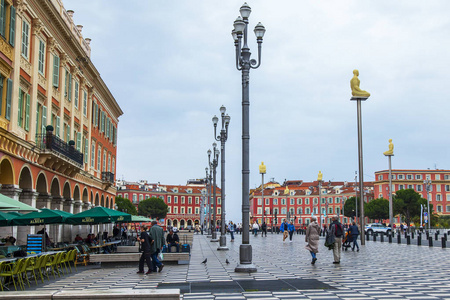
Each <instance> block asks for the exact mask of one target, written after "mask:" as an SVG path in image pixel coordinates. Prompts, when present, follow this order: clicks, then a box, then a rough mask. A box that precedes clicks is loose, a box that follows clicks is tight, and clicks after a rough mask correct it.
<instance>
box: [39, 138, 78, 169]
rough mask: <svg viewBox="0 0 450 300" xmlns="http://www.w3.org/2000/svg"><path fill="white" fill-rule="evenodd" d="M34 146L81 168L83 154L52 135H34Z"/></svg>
mask: <svg viewBox="0 0 450 300" xmlns="http://www.w3.org/2000/svg"><path fill="white" fill-rule="evenodd" d="M36 146H37V147H38V148H40V149H41V150H50V151H54V152H57V153H59V154H61V155H63V156H64V157H66V158H67V159H70V160H72V161H73V162H75V163H76V164H78V165H80V166H81V167H82V166H83V153H81V152H80V151H78V150H77V149H75V147H74V146H73V145H69V144H68V143H66V142H64V141H63V140H61V139H60V138H59V137H57V136H55V135H53V134H49V133H46V134H36Z"/></svg>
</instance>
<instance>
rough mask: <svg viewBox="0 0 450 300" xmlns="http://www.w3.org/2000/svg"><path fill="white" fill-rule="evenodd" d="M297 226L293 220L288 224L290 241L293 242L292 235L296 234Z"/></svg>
mask: <svg viewBox="0 0 450 300" xmlns="http://www.w3.org/2000/svg"><path fill="white" fill-rule="evenodd" d="M294 231H295V226H294V223H293V222H292V221H291V223H289V225H288V232H289V242H290V243H292V236H293V235H294Z"/></svg>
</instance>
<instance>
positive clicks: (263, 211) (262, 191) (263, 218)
mask: <svg viewBox="0 0 450 300" xmlns="http://www.w3.org/2000/svg"><path fill="white" fill-rule="evenodd" d="M261 176H262V182H261V186H262V190H261V198H262V223H264V222H265V221H266V218H265V216H266V211H265V210H264V173H261ZM262 223H261V224H262ZM266 225H267V224H266ZM261 236H262V235H261Z"/></svg>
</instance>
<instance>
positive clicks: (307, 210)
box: [305, 207, 311, 215]
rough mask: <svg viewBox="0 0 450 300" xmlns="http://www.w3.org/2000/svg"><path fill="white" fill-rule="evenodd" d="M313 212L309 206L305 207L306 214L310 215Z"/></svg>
mask: <svg viewBox="0 0 450 300" xmlns="http://www.w3.org/2000/svg"><path fill="white" fill-rule="evenodd" d="M310 213H311V210H310V209H309V207H307V208H305V214H307V215H309V214H310Z"/></svg>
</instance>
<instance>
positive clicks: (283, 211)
mask: <svg viewBox="0 0 450 300" xmlns="http://www.w3.org/2000/svg"><path fill="white" fill-rule="evenodd" d="M281 214H282V215H285V214H286V207H282V208H281Z"/></svg>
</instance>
